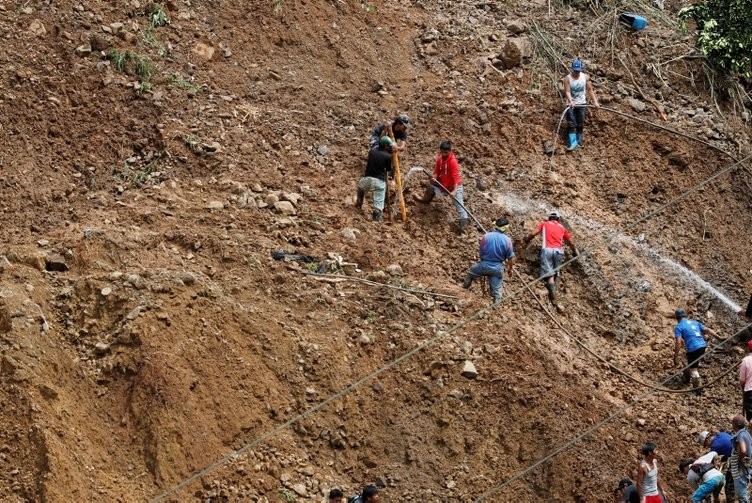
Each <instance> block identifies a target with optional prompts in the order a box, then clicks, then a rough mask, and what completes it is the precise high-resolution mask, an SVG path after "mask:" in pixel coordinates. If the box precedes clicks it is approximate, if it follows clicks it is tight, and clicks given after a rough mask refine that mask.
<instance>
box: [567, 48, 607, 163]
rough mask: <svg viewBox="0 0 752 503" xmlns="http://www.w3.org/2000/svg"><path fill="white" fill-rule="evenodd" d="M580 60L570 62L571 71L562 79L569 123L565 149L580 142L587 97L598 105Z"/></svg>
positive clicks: (573, 146) (574, 147) (569, 148)
mask: <svg viewBox="0 0 752 503" xmlns="http://www.w3.org/2000/svg"><path fill="white" fill-rule="evenodd" d="M583 67H584V65H583V64H582V60H579V59H575V60H574V61H573V62H572V71H571V72H570V73H569V74H568V75H567V76H566V77H564V78H563V79H562V82H564V93H565V94H566V97H567V107H568V108H567V122H568V123H569V146H568V147H567V150H574V149H576V148H577V147H579V146H580V144H581V143H582V128H583V126H584V125H585V111H586V110H587V109H586V108H585V105H586V104H587V99H586V98H590V101H592V102H593V105H595V106H596V107H599V106H600V105H599V104H598V98H596V97H595V91H593V85H592V84H591V83H590V76H589V75H588V74H586V73H585V72H583V71H582V69H583Z"/></svg>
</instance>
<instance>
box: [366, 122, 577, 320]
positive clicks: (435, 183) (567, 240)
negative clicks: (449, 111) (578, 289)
mask: <svg viewBox="0 0 752 503" xmlns="http://www.w3.org/2000/svg"><path fill="white" fill-rule="evenodd" d="M409 125H410V119H409V118H408V117H407V116H406V115H398V116H397V117H395V118H394V120H393V121H391V122H387V123H385V124H380V125H379V126H377V127H376V128H375V129H374V130H373V133H372V135H371V139H370V147H371V148H370V150H369V153H368V161H367V162H366V169H365V173H364V174H363V177H362V178H361V179H360V180H359V181H358V191H357V195H356V199H355V206H356V207H357V208H358V209H360V208H362V206H363V202H364V200H365V196H366V194H368V193H371V194H373V196H372V197H373V210H372V218H373V220H374V221H377V222H378V221H381V220H382V218H383V212H384V205H385V202H386V198H387V197H388V192H389V191H388V181H389V177H390V176H391V175H392V173H393V170H394V168H393V162H392V160H393V155H394V152H395V151H400V150H404V149H405V147H406V141H407V129H408V127H409ZM447 195H448V196H451V198H452V200H453V202H454V206H455V208H456V210H457V215H458V228H459V233H460V234H463V233H464V232H465V229H466V228H467V225H468V222H469V219H468V217H469V215H468V212H467V209H466V208H465V205H464V201H463V188H462V175H461V173H460V167H459V163H458V162H457V158H456V156H455V155H454V152H453V147H452V143H451V142H450V141H448V140H445V141H442V142H441V143H440V144H439V155H438V157H437V158H436V163H435V165H434V170H433V175H432V176H431V179H430V180H429V181H428V183H427V184H426V186H425V191H424V193H423V195H422V196H414V199H415V201H417V202H419V203H422V204H429V203H430V202H431V201H433V199H434V198H435V197H437V196H438V197H441V196H447ZM509 227H510V223H509V221H508V220H507V219H506V218H503V217H502V218H498V219H497V220H496V221H495V222H494V223H493V230H491V231H490V232H487V233H486V234H485V235H484V236H483V237H482V238H481V239H480V247H479V254H480V261H479V262H478V263H476V264H474V265H473V266H472V267H470V269H469V270H468V272H467V275H466V277H465V280H464V282H463V286H464V287H465V288H470V287H471V285H472V284H473V280H475V279H476V278H480V277H486V278H488V287H489V293H490V295H491V298H492V301H493V303H494V304H496V303H498V302H499V301H500V300H501V291H502V286H503V282H504V269H505V264H506V269H507V270H508V271H510V272H511V268H512V264H513V263H514V260H515V254H514V243H513V241H512V239H511V238H510V237H509V235H508V231H509ZM538 234H541V235H542V247H541V254H540V259H541V276H542V277H543V281H544V283H545V286H546V290H548V298H549V300H550V302H551V304H552V305H553V306H555V307H556V309H557V310H559V311H562V310H563V307H562V306H561V304H560V303H559V302H558V301H557V297H556V284H557V279H558V269H559V266H560V265H561V263H562V261H563V258H564V244H566V245H568V246H569V247H570V248H571V250H572V253H573V254H574V255H575V256H576V255H577V247H576V246H575V245H574V242H573V241H572V238H571V236H570V233H569V231H568V230H567V228H566V227H564V225H562V223H561V215H560V213H559V212H558V211H552V212H550V213H549V215H548V218H547V219H546V220H544V221H542V222H540V223H539V224H538V227H537V229H536V230H535V231H534V232H532V233H531V234H530V235H528V236H527V237H526V238H525V245H526V246H527V245H528V244H529V243H530V241H531V240H532V239H533V238H535V237H536V236H537V235H538Z"/></svg>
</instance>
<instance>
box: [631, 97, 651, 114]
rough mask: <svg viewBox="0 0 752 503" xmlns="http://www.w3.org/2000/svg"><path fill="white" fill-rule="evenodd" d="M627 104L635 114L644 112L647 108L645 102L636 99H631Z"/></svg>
mask: <svg viewBox="0 0 752 503" xmlns="http://www.w3.org/2000/svg"><path fill="white" fill-rule="evenodd" d="M627 103H629V106H630V107H632V110H634V111H635V112H644V111H645V109H646V108H647V105H645V103H644V102H642V101H640V100H638V99H636V98H629V99H628V100H627Z"/></svg>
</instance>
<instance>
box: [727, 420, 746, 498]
mask: <svg viewBox="0 0 752 503" xmlns="http://www.w3.org/2000/svg"><path fill="white" fill-rule="evenodd" d="M731 428H732V429H733V430H734V431H733V433H734V450H733V451H732V452H731V459H730V460H729V467H730V468H731V474H732V475H733V477H734V490H735V491H736V497H737V499H738V501H739V503H749V491H748V489H747V486H748V485H749V475H750V468H749V466H750V461H751V459H750V458H751V457H752V437H751V436H750V435H749V432H747V420H746V419H744V416H734V418H733V419H732V420H731Z"/></svg>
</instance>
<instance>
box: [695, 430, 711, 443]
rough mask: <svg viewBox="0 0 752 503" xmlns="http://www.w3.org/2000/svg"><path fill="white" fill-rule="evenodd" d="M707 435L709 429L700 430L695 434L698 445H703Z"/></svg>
mask: <svg viewBox="0 0 752 503" xmlns="http://www.w3.org/2000/svg"><path fill="white" fill-rule="evenodd" d="M708 435H710V432H709V431H701V432H700V433H698V434H697V443H698V444H700V445H705V440H707V438H708Z"/></svg>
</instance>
